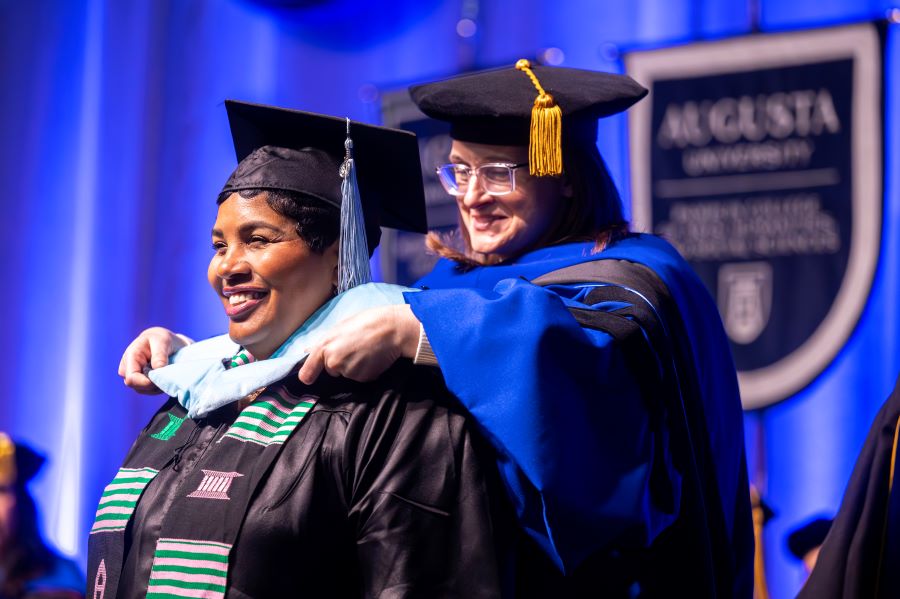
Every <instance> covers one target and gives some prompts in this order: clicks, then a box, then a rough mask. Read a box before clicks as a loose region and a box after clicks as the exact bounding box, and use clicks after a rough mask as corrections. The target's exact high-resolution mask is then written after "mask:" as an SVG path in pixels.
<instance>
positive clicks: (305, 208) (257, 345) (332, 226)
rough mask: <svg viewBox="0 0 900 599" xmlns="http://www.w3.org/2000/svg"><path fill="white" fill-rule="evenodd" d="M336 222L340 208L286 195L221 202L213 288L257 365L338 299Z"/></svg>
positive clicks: (251, 194)
mask: <svg viewBox="0 0 900 599" xmlns="http://www.w3.org/2000/svg"><path fill="white" fill-rule="evenodd" d="M288 215H290V216H288ZM301 219H302V221H303V222H304V225H303V226H301V225H300V224H299V223H300V222H301ZM339 221H340V214H339V212H338V210H337V209H335V208H333V207H330V206H327V205H324V204H323V203H322V202H320V201H317V200H311V199H308V198H304V197H302V196H299V195H297V194H291V193H289V192H272V191H266V190H254V189H249V190H241V191H233V192H231V191H226V192H223V193H222V194H221V195H220V196H219V213H218V217H217V218H216V224H215V226H214V228H213V231H212V239H213V248H214V249H215V255H214V256H213V258H212V260H211V261H210V263H209V271H208V277H209V283H210V285H212V287H213V289H215V291H216V293H217V294H218V295H219V297H220V298H221V299H222V303H223V305H224V306H225V313H226V314H227V315H228V318H229V326H228V334H229V336H230V337H231V339H232V340H233V341H235V342H236V343H239V344H241V345H242V346H243V347H244V348H246V349H247V350H248V351H249V352H250V353H251V354H253V356H255V357H256V358H257V359H264V358H268V357H269V356H271V355H272V352H274V351H275V350H276V349H277V348H278V347H279V346H280V345H281V344H282V343H283V342H284V341H285V339H286V338H287V335H289V334H290V333H291V332H293V331H295V330H297V329H298V328H300V325H301V324H303V323H304V322H305V321H306V319H307V318H309V317H310V316H311V315H312V313H313V312H315V311H316V310H318V309H319V306H321V305H322V304H324V303H325V302H326V301H327V300H328V299H329V298H331V297H332V296H334V295H335V289H336V286H337V262H338V248H337V243H336V241H337V232H338V223H339Z"/></svg>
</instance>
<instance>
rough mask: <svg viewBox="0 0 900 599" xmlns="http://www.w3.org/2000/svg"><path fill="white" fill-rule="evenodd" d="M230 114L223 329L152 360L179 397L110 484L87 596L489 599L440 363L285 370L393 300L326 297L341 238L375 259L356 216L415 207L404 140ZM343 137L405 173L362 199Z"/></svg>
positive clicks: (355, 291)
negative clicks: (314, 378) (374, 373)
mask: <svg viewBox="0 0 900 599" xmlns="http://www.w3.org/2000/svg"><path fill="white" fill-rule="evenodd" d="M228 108H229V119H230V121H231V124H232V134H233V135H234V138H235V147H236V148H237V150H238V154H239V156H240V157H241V158H242V160H241V162H240V164H239V165H238V167H237V169H236V170H235V171H234V173H233V174H232V176H231V178H230V179H229V180H228V182H227V183H226V184H225V187H224V188H223V190H222V192H221V193H220V194H219V197H218V205H219V208H218V214H217V217H216V222H215V224H214V226H213V229H212V245H213V249H214V255H213V257H212V260H211V261H210V265H209V270H208V277H209V282H210V284H211V285H212V287H213V289H214V290H215V292H216V294H217V295H218V297H219V299H220V301H221V303H222V306H223V308H224V310H225V312H226V314H227V315H228V318H229V320H230V324H229V332H228V335H227V336H224V337H222V338H217V339H212V340H209V341H207V342H201V343H198V344H196V345H193V346H191V347H190V348H188V349H186V350H185V351H184V352H182V353H183V354H184V355H179V356H176V360H175V362H176V363H174V364H172V365H171V366H168V367H166V368H162V369H158V370H156V371H154V372H153V373H152V375H151V376H152V377H153V380H154V381H155V382H156V383H157V384H158V385H159V386H160V387H162V388H163V389H165V390H166V391H167V392H168V393H169V394H170V395H171V396H172V397H170V399H169V400H168V401H167V402H166V403H165V404H164V405H163V406H162V408H160V410H159V411H158V412H157V413H156V415H155V416H154V417H153V419H152V420H151V421H150V423H149V424H148V425H147V427H146V428H145V429H144V431H143V432H142V433H141V435H140V437H139V438H138V440H137V442H136V443H135V444H134V446H133V448H132V449H131V451H130V452H129V454H128V456H127V457H126V458H125V461H124V464H123V465H122V468H121V469H120V470H119V472H118V474H116V476H115V477H114V478H113V480H112V482H111V483H110V484H109V485H108V486H107V488H106V491H105V492H104V494H103V496H102V497H101V500H100V505H99V507H98V510H97V516H96V519H95V522H94V526H93V528H92V529H91V539H90V556H89V569H88V577H89V589H90V591H91V595H92V596H94V597H105V598H106V599H110V598H112V597H136V596H147V597H235V598H246V597H280V596H304V597H387V596H390V597H401V596H403V597H406V596H410V597H411V596H416V597H496V596H498V595H499V593H500V589H499V576H498V566H497V557H496V555H495V550H494V541H493V537H492V531H493V530H495V529H496V526H495V525H494V524H492V522H491V505H490V502H489V498H488V495H487V488H486V483H485V476H484V473H483V472H482V470H481V465H480V464H481V461H480V460H479V457H478V454H477V452H476V448H475V444H474V442H473V439H472V437H471V434H470V430H469V426H468V424H467V422H466V419H465V418H464V417H463V415H462V410H461V409H460V408H458V407H455V404H454V403H453V402H452V401H450V397H449V394H448V392H447V391H446V389H445V388H444V386H443V384H442V381H441V380H440V377H439V376H438V374H437V373H436V372H434V371H431V370H427V369H416V368H414V367H413V366H412V364H411V363H409V362H406V363H399V364H397V365H395V366H393V367H392V368H390V369H389V370H388V371H387V372H385V373H384V374H382V375H381V376H379V377H378V378H377V379H376V380H374V381H373V382H371V383H366V384H360V383H355V382H353V381H349V380H347V379H339V378H332V377H328V376H325V377H321V378H320V380H319V381H318V382H317V383H316V384H315V385H312V386H303V385H302V384H301V383H300V382H299V381H298V380H297V378H296V376H295V375H294V374H293V373H296V370H297V363H298V362H299V361H301V360H302V358H303V356H304V355H305V353H304V348H305V347H306V343H307V342H308V341H309V339H310V337H311V336H314V335H316V334H319V333H321V331H322V330H324V329H326V328H327V326H328V324H329V323H330V322H333V321H334V319H335V318H336V317H338V316H341V315H344V316H346V315H349V314H352V313H354V311H358V310H359V309H361V308H364V307H366V306H371V305H379V304H381V305H384V304H387V305H390V304H396V303H402V301H403V300H402V296H401V290H400V289H399V288H392V287H390V286H385V285H376V284H368V285H366V284H363V285H359V286H355V287H352V288H350V289H349V290H347V291H345V292H343V293H340V294H338V295H337V296H336V291H337V289H339V288H340V287H342V286H343V287H347V286H352V284H351V283H347V281H346V280H345V279H342V278H341V277H340V276H339V274H340V273H341V272H346V271H354V270H358V269H354V268H353V267H352V266H353V265H348V264H347V262H348V261H351V260H352V259H353V255H352V253H348V252H347V251H346V248H347V246H348V245H351V244H350V242H353V243H356V244H357V246H358V247H361V248H362V249H363V257H362V260H363V261H365V262H367V261H368V255H367V253H366V252H365V249H366V248H368V249H369V252H371V250H373V249H374V247H375V245H376V244H377V237H375V236H374V235H372V236H370V235H368V234H367V232H366V230H365V229H369V230H370V231H373V230H374V231H377V227H378V223H379V222H383V219H382V218H381V215H382V213H383V212H382V211H383V210H385V209H392V210H396V209H397V206H396V205H392V204H391V202H392V201H394V202H401V203H403V202H406V203H415V202H419V203H421V202H422V190H421V178H420V177H419V175H418V170H417V169H415V167H417V162H416V158H417V153H416V152H417V150H416V142H415V137H414V136H413V135H412V134H408V133H406V132H399V131H392V130H387V129H383V128H376V127H368V126H365V125H361V124H355V123H354V124H345V122H344V121H342V120H339V119H332V118H331V117H324V116H321V115H311V114H308V113H299V112H294V111H286V110H280V109H275V108H269V107H260V106H251V105H244V104H237V103H233V102H232V103H228ZM346 127H349V129H350V131H351V133H355V137H356V139H355V140H354V141H355V147H354V145H353V143H352V142H350V141H349V140H348V142H347V148H346V150H345V148H344V146H343V145H342V143H341V142H342V141H343V139H344V131H345V128H346ZM351 150H353V151H354V152H356V153H357V155H358V156H359V158H360V160H364V159H366V158H367V156H371V155H372V154H381V155H395V156H400V157H401V158H403V159H405V160H407V161H408V162H410V163H411V166H413V167H414V170H411V171H410V172H413V173H415V175H416V176H415V178H413V179H411V180H404V179H403V178H402V177H397V172H401V173H402V171H398V169H391V170H390V171H388V170H386V169H378V168H375V169H370V170H368V171H365V172H363V173H362V174H361V175H360V179H359V183H360V188H361V189H362V190H363V191H364V192H366V193H365V194H363V195H362V196H361V199H363V198H365V199H364V201H363V202H362V205H359V204H357V203H355V202H353V201H352V200H353V199H354V195H355V190H354V189H353V185H352V182H353V177H354V174H353V173H354V170H355V164H354V159H355V158H354V156H353V154H352V153H351ZM366 172H368V173H374V174H373V175H372V176H369V175H367V174H366ZM339 173H340V174H339ZM386 173H390V174H389V175H388V176H385V177H379V174H386ZM342 176H343V180H342ZM377 192H380V194H379V193H377ZM366 194H368V195H366ZM378 197H380V198H381V202H382V203H381V204H380V205H379V203H377V202H376V199H377V198H378ZM392 199H393V200H392ZM373 205H374V208H373ZM421 208H422V206H418V207H417V206H415V205H414V206H412V209H411V210H407V212H408V213H410V214H413V215H414V214H416V213H417V211H418V213H421V212H422V210H421ZM355 211H362V212H363V213H364V216H365V223H364V224H365V226H363V223H362V221H361V220H360V218H361V215H359V214H354V212H355ZM354 221H355V222H357V223H358V224H359V225H360V226H358V227H356V228H355V229H354V228H353V227H350V226H347V223H348V222H349V223H352V222H354ZM411 226H412V228H420V227H421V224H420V223H417V222H416V219H415V218H414V217H412V218H411ZM375 234H377V233H375ZM339 279H341V280H339ZM358 282H361V281H358ZM335 296H336V297H335ZM480 451H481V450H479V452H480Z"/></svg>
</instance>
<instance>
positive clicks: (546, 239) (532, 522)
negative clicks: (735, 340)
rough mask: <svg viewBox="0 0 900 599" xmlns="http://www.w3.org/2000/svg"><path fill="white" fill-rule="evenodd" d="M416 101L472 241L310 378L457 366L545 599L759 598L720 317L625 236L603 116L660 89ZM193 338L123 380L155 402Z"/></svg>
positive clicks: (355, 325)
mask: <svg viewBox="0 0 900 599" xmlns="http://www.w3.org/2000/svg"><path fill="white" fill-rule="evenodd" d="M411 94H412V98H413V100H414V101H415V102H416V104H417V105H418V106H419V107H420V108H421V109H422V111H423V112H425V113H426V114H427V115H429V116H431V117H433V118H436V119H440V120H444V121H448V122H449V123H450V125H451V137H452V138H453V144H452V148H451V152H450V155H449V161H448V162H449V163H448V164H447V165H442V166H440V167H438V168H437V174H438V176H439V177H440V180H441V182H442V184H443V185H444V187H445V189H446V190H447V191H448V192H449V193H450V194H452V195H453V196H455V197H456V199H457V205H458V208H459V221H460V227H459V236H458V239H457V240H456V242H454V240H452V239H447V238H442V237H439V236H435V235H432V236H430V237H429V240H428V244H429V247H430V248H431V249H432V250H434V251H436V252H437V253H438V254H439V255H440V256H441V260H439V261H438V263H437V265H436V266H435V268H434V270H433V271H432V272H431V273H430V274H429V275H427V276H426V277H425V278H424V279H422V280H421V281H420V282H419V283H418V284H417V286H419V287H422V288H424V289H425V291H423V292H420V293H415V294H408V295H407V297H406V301H407V304H406V305H403V306H390V307H385V308H379V309H373V310H369V311H367V312H365V313H363V314H360V315H357V316H356V317H354V318H352V319H349V320H347V321H345V322H344V323H343V325H342V326H340V327H338V329H336V330H335V331H334V332H333V334H331V335H330V336H328V337H327V338H325V339H324V340H323V341H321V342H320V343H318V344H317V345H316V346H315V347H314V348H312V352H311V355H310V357H309V359H308V360H307V361H306V363H305V364H304V366H303V368H302V369H301V371H300V374H299V376H300V379H301V380H302V381H304V382H306V383H312V382H313V381H314V380H315V379H316V378H317V376H318V375H319V374H320V373H321V372H322V371H323V370H324V371H326V372H328V373H329V374H331V375H343V376H345V377H348V378H352V379H356V380H361V381H365V380H371V379H372V378H374V377H376V376H377V375H378V374H379V373H380V372H382V371H383V370H385V369H386V368H387V367H389V366H390V365H391V364H393V363H394V362H395V361H396V360H397V359H398V358H401V357H405V358H412V359H413V360H414V361H415V362H416V363H419V364H432V365H436V366H438V367H439V368H440V370H441V372H442V373H443V375H444V378H445V380H446V383H447V385H448V387H449V388H450V390H451V391H453V393H454V394H455V395H456V396H457V397H458V398H459V399H460V401H461V402H462V403H463V404H464V405H465V407H466V408H467V410H468V411H469V412H470V413H471V414H472V416H473V417H474V418H475V420H476V421H477V422H478V423H479V425H480V426H481V428H482V431H483V432H484V434H485V436H486V437H487V439H488V440H489V441H490V442H491V444H492V445H493V446H494V449H495V450H496V452H497V455H498V464H499V467H500V471H501V475H502V480H503V484H504V486H505V488H506V491H507V494H508V496H509V497H510V499H511V501H512V503H513V507H514V508H515V511H516V514H517V517H518V521H519V524H520V530H521V531H522V532H523V534H522V535H520V538H519V541H518V555H519V556H520V557H522V556H528V557H529V558H533V559H520V561H519V563H520V564H522V563H528V564H529V566H528V569H529V571H528V573H527V574H528V578H529V580H530V581H531V582H530V583H529V584H530V585H531V589H532V590H533V591H534V592H535V593H536V596H567V595H578V594H579V593H580V592H582V591H584V590H585V589H593V590H595V591H596V589H604V590H605V592H606V595H607V596H617V595H618V594H621V595H625V596H627V595H631V596H636V595H641V596H660V595H666V596H675V595H684V596H704V597H709V596H727V597H731V596H737V597H749V596H750V592H751V586H752V553H753V541H752V529H751V522H750V508H749V501H748V489H747V477H746V466H745V457H744V447H743V433H742V420H741V407H740V401H739V396H738V389H737V381H736V376H735V371H734V366H733V363H732V361H731V355H730V351H729V348H728V345H727V340H726V337H725V334H724V331H723V330H722V325H721V322H720V321H719V318H718V313H717V310H716V307H715V305H714V304H713V302H712V300H711V298H710V297H709V295H708V294H707V293H706V291H705V289H704V288H703V286H702V284H701V282H700V281H699V279H698V278H697V277H696V275H695V274H694V273H693V272H692V271H691V269H690V267H689V266H688V265H687V264H686V263H685V262H684V260H683V259H682V258H681V257H680V256H679V255H678V254H677V252H676V251H675V250H674V249H673V248H672V247H671V246H670V245H668V244H667V243H666V242H664V241H662V240H661V239H659V238H656V237H653V236H648V235H633V234H629V233H628V231H627V224H626V222H625V221H624V218H623V215H622V207H621V201H620V198H619V196H618V193H617V192H616V189H615V186H614V185H613V183H612V181H611V178H610V176H609V173H608V171H607V169H606V167H605V165H604V164H603V161H602V159H601V157H600V155H599V153H598V151H597V147H596V137H597V120H598V119H599V118H601V117H603V116H607V115H610V114H614V113H616V112H620V111H622V110H625V109H626V108H628V107H629V106H631V105H632V104H633V103H634V102H636V101H637V100H639V99H640V98H642V97H643V96H644V95H645V94H646V90H644V89H643V88H642V87H641V86H640V85H638V84H637V83H635V82H634V81H632V80H631V79H630V78H628V77H624V76H620V75H612V74H607V73H595V72H589V71H581V70H575V69H563V68H553V67H534V68H533V69H532V68H530V65H528V64H527V61H520V62H519V64H517V65H516V68H505V69H497V70H493V71H486V72H482V73H475V74H472V75H466V76H461V77H456V78H452V79H449V80H445V81H440V82H436V83H431V84H426V85H422V86H416V87H413V88H412V89H411ZM182 343H183V342H182V341H181V340H179V339H177V338H175V337H174V336H173V335H172V334H171V333H170V332H168V331H165V330H164V329H149V330H148V331H145V332H144V333H143V334H142V335H141V336H140V337H139V338H138V339H136V340H135V342H134V343H132V345H131V346H129V348H128V349H127V350H126V353H125V355H124V356H123V360H122V364H121V366H120V374H122V375H123V376H124V377H125V378H126V383H128V384H129V385H131V386H132V387H134V388H136V389H138V390H152V386H151V385H149V384H148V382H149V381H146V380H145V377H143V375H142V374H141V368H142V367H143V366H144V365H146V364H147V363H151V364H153V365H154V366H156V365H158V364H164V363H165V362H166V356H167V354H168V352H169V351H170V350H172V349H177V347H179V346H180V345H182ZM522 575H524V573H523V572H522V571H521V569H520V570H519V571H518V572H517V576H522ZM535 579H537V580H538V581H543V582H537V583H536V582H534V580H535ZM541 584H543V585H544V586H543V587H542V586H541ZM595 594H596V593H595Z"/></svg>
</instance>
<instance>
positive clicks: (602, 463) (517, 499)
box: [406, 279, 677, 572]
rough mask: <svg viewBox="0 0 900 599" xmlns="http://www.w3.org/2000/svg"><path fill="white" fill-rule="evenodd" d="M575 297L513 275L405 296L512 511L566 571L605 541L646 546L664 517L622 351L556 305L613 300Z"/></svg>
mask: <svg viewBox="0 0 900 599" xmlns="http://www.w3.org/2000/svg"><path fill="white" fill-rule="evenodd" d="M554 291H555V292H556V293H555V292H554ZM582 296H583V293H582V292H581V291H580V290H579V289H578V288H574V287H573V288H571V289H554V290H553V291H551V290H548V289H544V288H540V287H536V286H534V285H532V284H530V283H528V282H526V281H523V280H521V279H508V280H504V281H500V282H499V283H498V284H497V285H496V286H495V287H494V288H493V289H491V290H485V289H436V290H428V291H423V292H421V293H416V294H407V295H406V301H407V302H408V303H409V305H410V306H411V308H412V310H413V312H414V313H415V315H416V317H417V318H418V319H419V320H420V321H421V322H422V324H423V326H424V328H425V331H426V334H427V335H428V338H429V340H430V342H431V345H432V348H433V349H434V352H435V355H436V356H437V358H438V362H439V363H440V365H441V370H442V371H443V373H444V376H445V378H446V381H447V385H448V387H449V388H450V389H451V390H452V391H453V392H454V393H455V394H456V395H457V396H458V397H459V399H460V400H461V401H462V403H463V404H464V405H465V406H466V408H467V409H468V410H469V411H470V412H471V413H472V415H473V416H474V418H475V419H476V420H477V421H478V423H479V424H480V425H481V427H482V430H483V432H484V433H485V434H486V435H487V437H488V438H489V440H490V441H491V443H492V444H493V445H494V447H495V448H496V449H497V451H498V453H499V458H498V462H499V466H500V469H501V475H502V478H503V480H504V482H505V484H506V486H507V490H508V491H509V494H510V496H511V498H512V500H513V503H514V504H515V507H516V510H517V513H518V516H519V520H520V522H521V523H522V525H523V526H524V527H525V529H526V531H527V532H528V534H529V535H530V536H531V537H532V538H534V539H535V540H536V541H537V542H538V543H539V544H540V545H541V547H542V548H543V549H544V551H545V552H546V553H547V554H548V555H549V556H550V557H551V558H552V559H553V560H554V562H555V563H556V564H557V566H558V567H559V568H560V569H561V570H563V571H565V572H569V571H571V570H572V569H574V568H575V567H576V566H577V565H578V564H579V563H581V561H583V560H584V559H585V558H587V557H588V556H589V555H591V554H593V553H594V552H596V551H598V550H601V549H603V548H604V547H607V546H609V545H611V544H612V542H613V541H615V542H616V544H620V543H622V542H624V543H626V544H636V545H645V544H647V543H649V541H650V540H652V539H653V538H654V537H655V535H656V534H658V532H659V531H661V530H662V529H664V528H665V527H666V526H668V525H669V524H670V523H671V521H672V520H673V519H674V516H673V515H671V514H661V513H659V512H658V511H657V510H655V508H654V506H653V503H652V501H651V497H650V496H649V491H648V479H649V474H650V468H651V466H652V464H651V458H652V455H653V443H654V442H655V439H654V436H653V434H652V433H651V431H650V429H649V425H648V424H649V420H648V414H647V412H646V409H645V407H644V404H643V401H642V399H641V397H640V394H639V391H638V387H637V384H636V382H635V380H634V379H633V377H632V375H631V374H630V372H629V371H628V369H627V367H626V365H625V362H624V359H623V356H622V355H621V354H620V352H619V351H618V350H617V349H616V347H615V345H614V344H613V342H612V339H611V337H609V335H607V334H605V333H603V332H600V331H593V330H587V329H582V328H581V327H580V326H579V325H578V324H577V323H576V321H575V320H574V318H572V316H571V315H570V313H569V312H568V310H567V309H566V304H567V303H568V304H571V305H579V306H580V307H588V308H592V309H613V308H614V307H615V306H604V305H596V306H586V305H584V304H581V303H580V301H579V300H581V299H582ZM670 474H671V476H672V477H673V478H677V475H676V474H675V473H674V472H672V473H670Z"/></svg>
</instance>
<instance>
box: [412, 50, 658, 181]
mask: <svg viewBox="0 0 900 599" xmlns="http://www.w3.org/2000/svg"><path fill="white" fill-rule="evenodd" d="M542 92H546V94H543V93H542ZM410 95H411V96H412V100H413V102H415V103H416V105H418V107H419V109H421V110H422V112H424V113H425V114H426V115H428V116H430V117H432V118H435V119H438V120H441V121H448V122H449V123H450V135H451V137H453V138H454V139H458V140H460V141H467V142H475V143H484V144H494V145H528V144H529V141H531V142H532V143H531V145H532V146H533V145H534V141H535V134H534V133H533V132H532V128H533V127H534V126H535V125H536V124H537V123H536V121H537V120H538V119H537V118H536V117H535V115H536V114H538V113H541V114H544V113H546V112H548V111H547V110H546V108H547V107H550V106H558V107H559V113H558V114H559V115H560V117H557V119H560V118H561V131H562V137H563V138H566V137H567V136H570V137H575V138H578V139H584V140H590V141H592V142H593V141H596V137H597V119H599V118H601V117H605V116H609V115H611V114H616V113H618V112H621V111H623V110H625V109H626V108H628V107H629V106H631V105H632V104H634V103H635V102H637V101H638V100H640V99H641V98H643V97H644V96H645V95H647V90H646V89H645V88H644V87H642V86H641V85H640V84H638V83H637V82H635V81H634V80H633V79H632V78H631V77H628V76H627V75H617V74H614V73H602V72H597V71H586V70H582V69H571V68H564V67H551V66H540V65H535V66H531V65H530V63H528V61H519V63H517V65H516V66H511V67H505V68H501V69H493V70H488V71H480V72H477V73H471V74H468V75H461V76H458V77H453V78H450V79H445V80H443V81H437V82H434V83H426V84H424V85H414V86H412V87H410ZM541 96H545V98H544V99H546V100H547V101H546V102H544V105H543V107H539V106H538V104H539V103H540V101H541ZM542 135H543V134H542ZM532 170H534V166H533V165H532Z"/></svg>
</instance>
